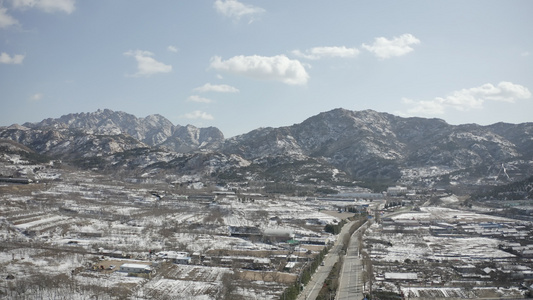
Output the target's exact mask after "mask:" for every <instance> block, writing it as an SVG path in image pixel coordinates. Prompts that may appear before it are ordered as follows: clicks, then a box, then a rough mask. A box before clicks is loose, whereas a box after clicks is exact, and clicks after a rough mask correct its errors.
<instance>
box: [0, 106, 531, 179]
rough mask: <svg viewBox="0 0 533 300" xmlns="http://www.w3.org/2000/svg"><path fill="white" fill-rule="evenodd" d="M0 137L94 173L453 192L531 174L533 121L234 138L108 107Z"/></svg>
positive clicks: (321, 128)
mask: <svg viewBox="0 0 533 300" xmlns="http://www.w3.org/2000/svg"><path fill="white" fill-rule="evenodd" d="M0 138H4V139H10V140H13V141H15V142H18V143H20V144H22V145H25V146H27V147H29V148H31V149H32V150H35V151H36V152H38V153H41V154H45V155H49V156H55V157H62V158H68V159H70V160H72V161H73V162H76V163H77V164H79V165H82V166H91V167H93V168H95V169H99V168H106V169H113V170H115V171H118V170H120V171H121V172H123V171H124V170H126V169H127V170H133V169H135V168H142V169H143V170H146V171H147V172H152V173H154V174H157V173H164V174H166V175H165V176H167V175H168V174H173V176H185V175H187V176H190V175H191V174H196V175H198V176H204V177H205V176H209V177H211V178H212V179H213V180H218V181H221V180H222V181H231V180H235V181H246V180H250V179H253V180H267V181H269V180H270V181H277V180H281V181H294V182H301V183H304V182H305V183H315V184H322V183H324V184H329V185H331V184H338V183H340V182H351V181H354V180H371V181H386V182H395V183H401V184H407V185H417V184H424V181H425V180H426V181H427V180H429V179H427V178H431V179H430V180H429V182H430V183H429V184H436V183H438V184H447V185H453V184H456V183H457V182H462V183H468V184H475V182H480V180H481V182H485V181H486V180H485V179H482V178H488V177H491V176H494V174H493V173H494V172H496V170H497V169H498V168H500V167H501V166H503V165H504V164H505V166H506V168H507V171H508V172H507V173H508V174H511V175H510V177H509V178H511V177H513V178H514V177H516V178H524V176H528V175H532V173H533V171H532V170H533V163H532V162H533V123H521V124H509V123H501V122H500V123H495V124H492V125H486V126H482V125H477V124H463V125H450V124H448V123H446V122H445V121H444V120H441V119H426V118H419V117H412V118H404V117H399V116H395V115H392V114H388V113H381V112H376V111H373V110H363V111H351V110H346V109H343V108H337V109H333V110H330V111H327V112H323V113H319V114H317V115H315V116H311V117H310V118H308V119H306V120H304V121H303V122H301V123H298V124H293V125H291V126H284V127H278V128H273V127H266V128H258V129H255V130H252V131H250V132H248V133H245V134H242V135H238V136H235V137H231V138H227V139H225V138H224V136H223V134H222V132H221V131H220V130H219V129H218V128H215V127H208V128H196V127H195V126H192V125H186V126H181V125H174V124H172V123H171V122H170V121H169V120H168V119H166V118H164V117H163V116H161V115H150V116H147V117H145V118H137V117H135V116H133V115H130V114H127V113H125V112H115V111H112V110H108V109H105V110H98V111H96V112H92V113H78V114H68V115H64V116H62V117H60V118H57V119H52V118H49V119H45V120H43V121H41V122H38V123H24V124H23V126H20V125H17V126H14V125H13V126H10V127H2V128H0ZM142 149H144V150H142ZM132 154H134V155H132ZM126 166H127V168H126ZM124 168H125V169H124ZM161 170H164V171H161ZM425 178H426V179H425ZM500 180H502V178H500Z"/></svg>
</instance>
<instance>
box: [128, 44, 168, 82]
mask: <svg viewBox="0 0 533 300" xmlns="http://www.w3.org/2000/svg"><path fill="white" fill-rule="evenodd" d="M124 55H126V56H133V57H135V60H137V73H135V74H133V75H131V76H134V77H140V76H145V77H148V76H151V75H154V74H157V73H168V72H170V71H172V66H171V65H165V64H164V63H162V62H158V61H157V60H155V59H153V58H152V56H154V54H153V53H152V52H150V51H141V50H135V51H133V50H130V51H127V52H125V53H124Z"/></svg>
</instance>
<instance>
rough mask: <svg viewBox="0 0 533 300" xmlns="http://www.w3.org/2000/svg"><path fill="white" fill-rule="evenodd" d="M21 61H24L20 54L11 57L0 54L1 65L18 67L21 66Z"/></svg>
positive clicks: (3, 53)
mask: <svg viewBox="0 0 533 300" xmlns="http://www.w3.org/2000/svg"><path fill="white" fill-rule="evenodd" d="M23 60H24V55H22V54H15V55H13V57H11V56H10V55H9V54H7V53H5V52H2V54H0V63H1V64H13V65H18V64H21V63H22V61H23Z"/></svg>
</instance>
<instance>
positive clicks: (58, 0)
mask: <svg viewBox="0 0 533 300" xmlns="http://www.w3.org/2000/svg"><path fill="white" fill-rule="evenodd" d="M11 2H12V3H13V7H14V8H19V9H27V8H37V9H40V10H42V11H45V12H48V13H52V12H56V11H62V12H65V13H67V14H70V13H72V12H73V11H74V10H75V9H76V7H75V3H76V1H75V0H12V1H11Z"/></svg>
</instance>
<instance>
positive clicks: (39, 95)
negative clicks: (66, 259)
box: [30, 93, 44, 101]
mask: <svg viewBox="0 0 533 300" xmlns="http://www.w3.org/2000/svg"><path fill="white" fill-rule="evenodd" d="M43 97H44V95H43V94H41V93H37V94H33V95H31V96H30V100H31V101H39V100H41V99H42V98H43Z"/></svg>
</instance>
